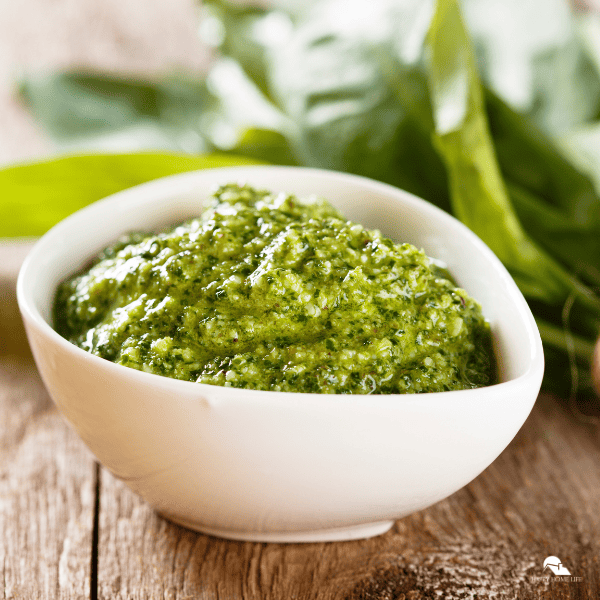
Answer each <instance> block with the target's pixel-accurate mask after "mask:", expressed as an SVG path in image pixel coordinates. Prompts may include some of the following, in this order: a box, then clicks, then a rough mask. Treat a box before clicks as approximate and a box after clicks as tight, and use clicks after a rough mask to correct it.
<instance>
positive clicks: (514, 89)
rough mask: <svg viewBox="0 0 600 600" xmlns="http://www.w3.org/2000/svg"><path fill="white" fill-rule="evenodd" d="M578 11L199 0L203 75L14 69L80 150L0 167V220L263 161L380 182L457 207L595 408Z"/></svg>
mask: <svg viewBox="0 0 600 600" xmlns="http://www.w3.org/2000/svg"><path fill="white" fill-rule="evenodd" d="M584 8H585V7H584V6H583V5H581V4H580V5H578V6H577V7H573V6H572V5H571V4H569V3H568V2H567V1H566V0H462V1H460V2H459V1H458V0H438V1H437V2H435V1H434V0H371V1H370V2H368V3H367V2H365V1H364V0H360V1H359V0H319V1H318V2H299V1H298V2H294V1H293V0H285V1H284V0H275V1H274V2H271V3H270V4H269V7H265V6H249V5H247V4H239V3H234V2H228V1H227V0H206V1H205V2H204V4H203V7H202V14H201V16H200V17H199V19H198V23H199V31H200V35H201V37H202V40H203V42H204V47H212V48H213V50H214V58H213V60H212V61H211V62H210V68H209V69H208V71H207V73H206V75H205V76H199V74H198V72H197V71H192V72H188V73H184V72H182V71H172V72H168V73H165V74H164V76H161V77H156V76H155V77H152V78H149V77H132V76H130V75H126V74H117V73H114V72H107V71H102V70H95V71H90V70H82V69H75V70H58V71H56V70H55V71H52V72H48V71H46V72H38V73H35V72H28V73H25V74H24V75H22V76H21V77H19V79H18V97H19V98H20V100H21V101H22V102H23V103H24V104H25V105H26V106H27V107H28V110H29V111H30V113H31V115H33V117H34V118H35V119H36V121H37V122H38V123H39V124H41V125H42V126H43V127H44V128H45V130H46V131H47V132H48V134H49V135H50V136H51V137H52V139H53V140H54V141H55V143H56V144H57V146H58V148H59V149H61V150H62V151H63V152H69V153H73V152H79V153H86V155H85V156H77V157H73V158H61V159H59V160H54V161H49V162H46V163H42V164H37V165H22V166H19V167H12V168H6V169H4V170H3V171H0V235H3V236H8V235H12V236H14V235H38V234H40V233H43V231H45V230H46V229H47V228H48V227H49V226H51V225H52V224H53V223H54V222H56V220H58V219H59V218H61V217H62V216H63V215H64V214H68V213H69V212H71V211H72V210H75V209H76V208H78V207H79V206H80V205H83V204H85V203H87V202H90V201H93V200H94V199H96V198H99V197H102V196H103V195H106V194H107V193H110V192H111V191H115V190H117V189H121V188H122V187H127V186H129V185H133V184H135V183H138V182H141V181H144V180H146V179H148V178H152V177H154V176H160V175H162V174H167V173H171V172H177V171H181V170H189V169H192V168H199V167H202V166H210V165H218V164H222V163H227V164H233V163H235V162H237V161H241V160H252V161H266V162H270V163H277V164H299V165H309V166H318V167H325V168H331V169H336V170H342V171H349V172H353V173H359V174H362V175H366V176H369V177H373V178H375V179H379V180H382V181H386V182H388V183H392V184H393V185H397V186H399V187H402V188H405V189H407V190H409V191H411V192H414V193H416V194H417V195H419V196H422V197H424V198H426V199H427V200H430V201H431V202H433V203H435V204H437V205H438V206H440V207H442V208H444V209H445V210H448V211H449V212H452V213H453V214H454V215H455V216H457V217H458V218H460V219H461V220H462V221H463V222H465V223H466V224H467V225H468V226H469V227H470V228H471V229H473V230H474V231H475V232H476V233H477V234H478V235H479V236H480V237H481V238H482V239H483V240H484V241H485V242H486V243H487V244H488V245H489V246H490V247H491V248H492V249H493V250H494V251H495V252H496V254H497V255H498V256H499V257H500V258H501V260H502V261H503V262H504V264H505V265H506V266H507V267H508V268H509V270H510V271H511V273H512V275H513V277H514V278H515V280H516V281H517V283H518V285H519V286H520V288H521V290H522V291H523V293H524V294H525V296H526V298H527V299H528V301H529V303H530V306H531V307H532V309H533V311H534V314H535V316H536V319H537V321H538V324H539V326H540V331H541V333H542V338H543V340H544V343H545V352H546V362H547V368H546V378H545V382H544V383H545V386H546V387H547V388H548V389H550V390H552V391H554V392H556V393H558V394H560V395H562V396H564V397H568V396H569V395H573V394H575V393H577V394H578V397H579V400H580V406H581V407H583V408H584V410H586V411H587V410H590V409H591V408H592V406H591V404H589V403H587V404H586V399H587V398H589V397H590V392H591V380H590V377H589V365H590V360H591V355H592V350H593V343H594V341H595V338H596V336H597V334H598V330H599V329H600V296H599V295H598V293H597V291H598V289H599V288H600V195H599V189H600V120H599V116H600V16H599V15H598V14H597V13H595V12H593V11H589V10H583V9H584ZM115 148H117V149H119V151H120V152H121V154H118V155H102V156H98V155H96V154H90V153H91V152H97V151H98V150H103V151H106V150H107V149H115ZM134 151H135V152H137V153H136V154H131V152H134ZM140 151H142V152H140ZM123 152H128V153H127V154H123ZM244 157H245V158H244Z"/></svg>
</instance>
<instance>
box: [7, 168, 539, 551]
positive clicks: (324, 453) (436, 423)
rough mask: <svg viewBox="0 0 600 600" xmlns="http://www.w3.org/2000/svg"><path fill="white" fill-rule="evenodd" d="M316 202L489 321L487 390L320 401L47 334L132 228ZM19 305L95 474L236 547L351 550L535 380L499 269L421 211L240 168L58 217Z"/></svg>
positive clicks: (346, 186) (359, 186)
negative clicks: (255, 190)
mask: <svg viewBox="0 0 600 600" xmlns="http://www.w3.org/2000/svg"><path fill="white" fill-rule="evenodd" d="M233 181H237V182H243V183H250V184H252V185H254V186H258V187H261V188H266V189H269V190H272V191H285V192H291V193H294V194H297V195H298V196H300V197H302V196H307V195H310V194H317V195H320V196H322V197H325V198H327V199H329V200H330V201H331V202H332V203H333V204H334V205H335V206H337V207H338V208H340V209H341V210H342V211H343V213H344V214H345V215H346V216H347V217H348V218H349V219H351V220H353V221H357V222H359V223H362V224H363V225H365V226H366V227H369V228H378V229H380V230H381V231H382V232H383V233H384V234H385V235H387V236H389V237H390V238H392V239H393V240H395V241H397V242H402V241H408V242H411V243H413V244H415V245H416V246H418V247H420V248H423V249H424V250H425V251H426V252H427V254H428V255H430V256H433V257H436V258H438V259H440V260H442V261H444V262H445V263H446V264H447V265H448V268H449V269H450V271H451V273H452V274H453V275H454V277H455V278H456V280H457V281H458V283H459V284H460V286H461V287H464V288H465V289H466V290H467V291H468V292H469V293H470V294H471V295H472V296H473V297H475V298H476V299H477V300H479V302H480V303H481V305H482V307H483V312H484V314H485V316H486V317H487V319H488V320H489V321H490V323H491V328H492V332H493V338H494V351H495V353H496V358H497V362H498V368H499V375H500V383H498V384H497V385H493V386H490V387H486V388H481V389H476V390H465V391H453V392H443V393H432V394H420V395H412V394H410V395H383V396H367V395H350V396H348V395H326V394H322V395H321V394H293V393H282V392H263V391H255V390H240V389H231V388H224V387H218V386H210V385H203V384H196V383H190V382H184V381H177V380H173V379H169V378H166V377H161V376H158V375H153V374H148V373H144V372H140V371H136V370H133V369H129V368H127V367H123V366H120V365H116V364H114V363H111V362H109V361H107V360H104V359H101V358H98V357H96V356H92V355H90V354H88V353H86V352H85V351H83V350H81V349H80V348H78V347H76V346H74V345H73V344H71V343H69V342H67V341H66V340H65V339H63V338H62V337H61V336H59V335H58V334H57V333H56V332H55V331H54V330H53V329H52V325H51V322H52V319H51V306H52V299H53V295H54V292H55V290H56V287H57V285H58V284H59V282H60V281H62V280H63V279H64V278H66V277H67V276H69V275H71V274H72V273H74V272H75V271H77V270H78V269H80V268H81V267H82V266H83V265H85V264H86V262H88V261H89V259H90V257H92V256H94V255H95V254H96V253H97V252H98V251H100V250H101V249H102V248H104V247H105V246H107V245H109V244H110V243H111V242H113V241H114V240H115V239H117V238H118V237H119V236H120V235H121V234H122V233H124V232H127V231H130V230H153V229H156V228H160V227H162V226H167V225H169V224H172V223H175V222H178V221H181V220H183V219H184V218H187V217H190V216H192V215H195V214H198V213H199V212H200V211H201V209H202V206H203V202H204V201H205V199H206V198H207V197H208V196H209V195H210V193H211V191H212V190H213V189H214V188H215V187H216V186H217V185H218V184H222V183H227V182H233ZM18 299H19V305H20V309H21V312H22V315H23V319H24V322H25V326H26V329H27V333H28V337H29V342H30V345H31V348H32V350H33V354H34V357H35V360H36V363H37V366H38V368H39V371H40V373H41V375H42V378H43V380H44V382H45V384H46V386H47V389H48V391H49V393H50V395H51V396H52V398H53V400H54V402H55V403H56V405H57V406H58V408H59V409H60V411H62V413H63V415H64V416H65V418H66V419H67V420H68V422H69V423H70V424H71V425H72V426H73V427H74V429H75V430H76V431H77V432H78V433H79V435H80V436H81V438H82V439H83V441H84V442H85V443H86V444H87V446H88V447H89V448H90V449H91V451H92V452H93V453H94V454H95V456H96V457H97V458H98V460H99V461H100V462H101V463H102V464H103V465H104V466H105V467H106V468H107V469H109V470H110V471H111V472H112V473H113V474H114V475H115V476H116V477H118V478H120V479H122V480H123V481H125V482H126V483H127V485H128V486H129V487H130V488H131V489H132V490H134V491H135V492H137V493H138V494H139V495H140V496H142V497H143V498H144V499H145V500H146V501H147V502H149V503H150V504H151V505H152V506H153V507H154V508H155V509H156V510H157V511H158V512H159V513H160V514H162V515H164V516H166V517H167V518H169V519H171V520H172V521H175V522H176V523H179V524H181V525H184V526H186V527H189V528H191V529H195V530H197V531H201V532H204V533H208V534H213V535H217V536H221V537H224V538H231V539H237V540H256V541H277V542H302V541H324V540H343V539H353V538H364V537H369V536H372V535H377V534H380V533H383V532H384V531H386V530H387V529H389V528H390V527H391V526H392V524H393V522H394V520H395V519H398V518H400V517H403V516H405V515H408V514H409V513H412V512H413V511H418V510H421V509H423V508H425V507H427V506H429V505H431V504H433V503H435V502H437V501H439V500H441V499H443V498H445V497H447V496H448V495H450V494H452V493H453V492H455V491H456V490H458V489H459V488H461V487H462V486H464V485H465V484H467V483H468V482H469V481H471V480H472V479H473V478H474V477H476V476H477V475H478V474H479V473H481V471H483V470H484V469H485V468H486V467H487V466H488V465H489V464H490V463H491V462H492V461H493V460H494V459H495V458H496V457H497V456H498V455H499V454H500V452H502V450H503V449H504V448H505V447H506V446H507V445H508V443H509V442H510V441H511V439H512V438H513V437H514V436H515V434H516V433H517V431H518V430H519V428H520V427H521V426H522V424H523V422H524V421H525V419H526V418H527V415H528V414H529V412H530V410H531V408H532V406H533V404H534V402H535V399H536V397H537V394H538V391H539V388H540V383H541V380H542V373H543V364H544V363H543V353H542V345H541V340H540V336H539V332H538V330H537V328H536V325H535V322H534V319H533V317H532V315H531V312H530V310H529V307H528V306H527V304H526V302H525V300H524V298H523V296H522V295H521V293H520V292H519V290H518V289H517V286H516V285H515V283H514V282H513V280H512V279H511V277H510V275H509V274H508V272H507V271H506V269H505V268H504V267H503V266H502V264H501V263H500V261H499V260H498V259H497V258H496V256H495V255H494V254H493V253H492V252H491V251H490V250H489V249H488V248H487V246H485V244H483V243H482V242H481V240H479V238H477V237H476V236H475V235H474V234H473V233H472V232H470V231H469V230H468V229H467V228H466V227H464V226H463V225H462V224H461V223H460V222H458V221H457V220H455V219H454V218H452V217H451V216H449V215H448V214H446V213H445V212H443V211H441V210H439V209H438V208H436V207H434V206H433V205H431V204H429V203H428V202H425V201H423V200H421V199H419V198H416V197H415V196H413V195H411V194H408V193H406V192H404V191H401V190H399V189H396V188H394V187H391V186H388V185H384V184H382V183H377V182H374V181H371V180H368V179H365V178H361V177H357V176H352V175H347V174H342V173H335V172H330V171H323V170H317V169H304V168H288V167H238V168H225V169H213V170H205V171H198V172H193V173H186V174H182V175H176V176H173V177H167V178H165V179H160V180H156V181H152V182H150V183H147V184H144V185H141V186H138V187H135V188H131V189H129V190H126V191H123V192H120V193H118V194H115V195H113V196H111V197H109V198H106V199H104V200H102V201H100V202H97V203H95V204H93V205H91V206H89V207H87V208H85V209H83V210H81V211H79V212H77V213H75V214H73V215H72V216H70V217H69V218H67V219H65V220H64V221H62V222H61V223H59V224H58V225H57V226H56V227H54V228H53V229H52V230H50V231H49V232H48V233H47V234H46V235H44V236H43V237H42V238H41V239H40V240H39V241H38V243H37V244H36V246H35V247H34V248H33V250H32V251H31V253H30V255H29V256H28V258H27V259H26V261H25V263H24V265H23V268H22V270H21V273H20V276H19V280H18Z"/></svg>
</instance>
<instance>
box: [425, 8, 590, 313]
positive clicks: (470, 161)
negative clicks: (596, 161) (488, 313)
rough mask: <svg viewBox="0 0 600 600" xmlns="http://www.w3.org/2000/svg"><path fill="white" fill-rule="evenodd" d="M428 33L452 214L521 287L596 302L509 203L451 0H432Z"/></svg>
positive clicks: (539, 295) (552, 298)
mask: <svg viewBox="0 0 600 600" xmlns="http://www.w3.org/2000/svg"><path fill="white" fill-rule="evenodd" d="M428 41H429V48H430V53H429V60H428V65H427V66H428V77H429V84H430V91H431V98H432V105H433V114H434V120H435V127H436V132H435V136H434V141H435V144H436V147H437V148H438V150H439V152H440V155H441V156H442V157H443V159H444V162H445V164H446V168H447V170H448V175H449V181H450V190H451V199H452V208H453V211H454V213H455V215H456V216H458V217H459V218H460V220H461V221H463V223H465V224H466V225H467V226H468V227H470V228H471V229H472V230H473V231H474V232H475V233H477V234H478V235H479V237H481V239H483V241H484V242H486V243H487V244H488V246H490V248H491V249H492V250H493V251H494V252H495V253H496V255H497V256H498V257H499V258H500V260H502V261H503V262H504V264H505V265H506V266H507V267H508V268H509V269H510V270H511V271H512V274H513V276H514V277H515V279H516V281H517V283H520V284H521V285H522V287H523V290H524V292H525V293H529V294H532V295H534V297H535V298H536V299H538V300H544V301H545V302H548V303H549V304H562V303H564V302H565V301H566V299H567V298H568V296H569V294H570V293H575V294H576V295H577V296H578V297H579V298H580V300H581V301H582V302H584V303H585V304H586V305H588V306H590V307H591V308H593V309H595V310H600V300H598V298H596V297H595V295H594V294H593V293H592V292H591V291H590V290H589V289H587V288H586V287H585V286H584V285H583V284H581V282H578V281H577V280H576V279H575V278H573V277H572V276H570V275H569V274H568V273H567V272H566V271H565V270H564V269H563V268H562V267H561V265H560V264H559V263H557V262H556V261H555V260H553V259H552V258H551V257H550V256H549V255H548V254H546V253H545V252H543V251H542V250H541V249H540V248H539V247H538V246H537V245H535V244H534V243H533V242H532V240H531V239H530V238H529V237H528V236H527V234H526V233H525V231H524V230H523V228H522V226H521V224H520V222H519V219H518V217H517V215H516V213H515V211H514V209H513V207H512V204H511V201H510V198H509V196H508V192H507V190H506V186H505V184H504V181H503V178H502V175H501V172H500V168H499V166H498V162H497V160H496V156H495V152H494V145H493V142H492V138H491V135H490V132H489V128H488V124H487V118H486V113H485V106H484V100H483V93H482V88H481V85H480V83H479V78H478V75H477V69H476V67H475V57H474V54H473V51H472V48H471V45H470V41H469V37H468V34H467V31H466V29H465V27H464V24H463V21H462V18H461V14H460V9H459V6H458V2H457V1H456V0H438V4H437V10H436V13H435V16H434V18H433V21H432V26H431V29H430V31H429V37H428Z"/></svg>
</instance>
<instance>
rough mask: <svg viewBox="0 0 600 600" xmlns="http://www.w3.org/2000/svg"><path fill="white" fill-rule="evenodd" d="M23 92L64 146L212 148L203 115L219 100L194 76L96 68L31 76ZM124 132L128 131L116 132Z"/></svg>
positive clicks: (30, 104) (30, 107)
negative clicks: (148, 76) (150, 77)
mask: <svg viewBox="0 0 600 600" xmlns="http://www.w3.org/2000/svg"><path fill="white" fill-rule="evenodd" d="M19 93H20V96H21V98H22V99H23V101H24V102H25V103H26V104H27V106H28V107H29V110H30V111H31V112H32V114H33V115H34V116H35V117H36V118H37V120H38V121H39V122H40V123H41V124H42V126H43V127H44V128H46V129H47V131H48V132H49V133H50V134H51V135H52V136H53V137H54V138H55V139H56V140H57V141H58V142H59V143H60V144H63V146H64V145H77V146H78V147H82V146H85V147H87V148H98V147H99V146H101V145H104V146H106V145H109V144H110V143H111V142H110V139H113V140H118V141H119V142H120V143H121V146H122V147H123V146H125V147H127V148H141V147H146V148H147V147H152V146H153V145H154V146H155V147H161V148H169V149H173V150H184V151H187V152H203V151H205V150H206V149H207V148H208V147H209V145H208V144H207V143H206V141H205V140H204V139H203V137H204V136H203V133H202V127H201V120H200V119H201V116H202V114H203V113H204V112H205V111H207V110H208V109H210V107H211V106H212V105H213V104H214V103H215V99H214V97H213V96H212V94H211V93H210V92H209V91H208V89H207V87H206V85H205V83H204V82H202V81H199V80H197V79H196V78H193V77H185V76H183V75H177V76H170V77H165V78H163V79H162V80H160V81H154V82H153V81H147V80H144V79H139V78H133V77H121V76H118V75H112V74H108V73H94V72H86V73H78V72H66V73H54V74H49V75H48V74H46V75H35V76H34V75H32V76H27V77H25V78H24V79H22V81H21V83H20V87H19ZM123 132H126V133H127V136H125V135H120V136H119V137H115V136H114V134H115V133H121V134H122V133H123ZM111 134H112V135H113V138H108V137H107V136H109V135H111ZM107 139H108V140H109V141H108V142H107ZM113 143H114V142H113Z"/></svg>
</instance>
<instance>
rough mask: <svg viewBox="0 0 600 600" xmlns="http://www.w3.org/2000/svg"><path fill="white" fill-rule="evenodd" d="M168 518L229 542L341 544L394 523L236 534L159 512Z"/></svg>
mask: <svg viewBox="0 0 600 600" xmlns="http://www.w3.org/2000/svg"><path fill="white" fill-rule="evenodd" d="M160 514H161V516H163V517H164V518H165V519H168V520H169V521H172V522H173V523H176V524H177V525H181V526H182V527H186V528H187V529H193V530H194V531H197V532H199V533H204V534H206V535H213V536H215V537H219V538H225V539H227V540H237V541H243V542H275V543H310V542H341V541H345V540H362V539H365V538H370V537H374V536H376V535H381V534H382V533H385V532H386V531H389V530H390V529H391V528H392V525H393V524H394V521H377V522H375V523H363V524H361V525H353V526H351V527H339V528H333V529H316V530H313V531H273V532H267V531H241V530H240V531H236V530H234V529H219V528H218V527H208V526H206V525H203V524H202V523H197V522H194V521H189V520H187V519H182V518H180V517H176V516H173V515H168V514H165V513H160Z"/></svg>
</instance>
